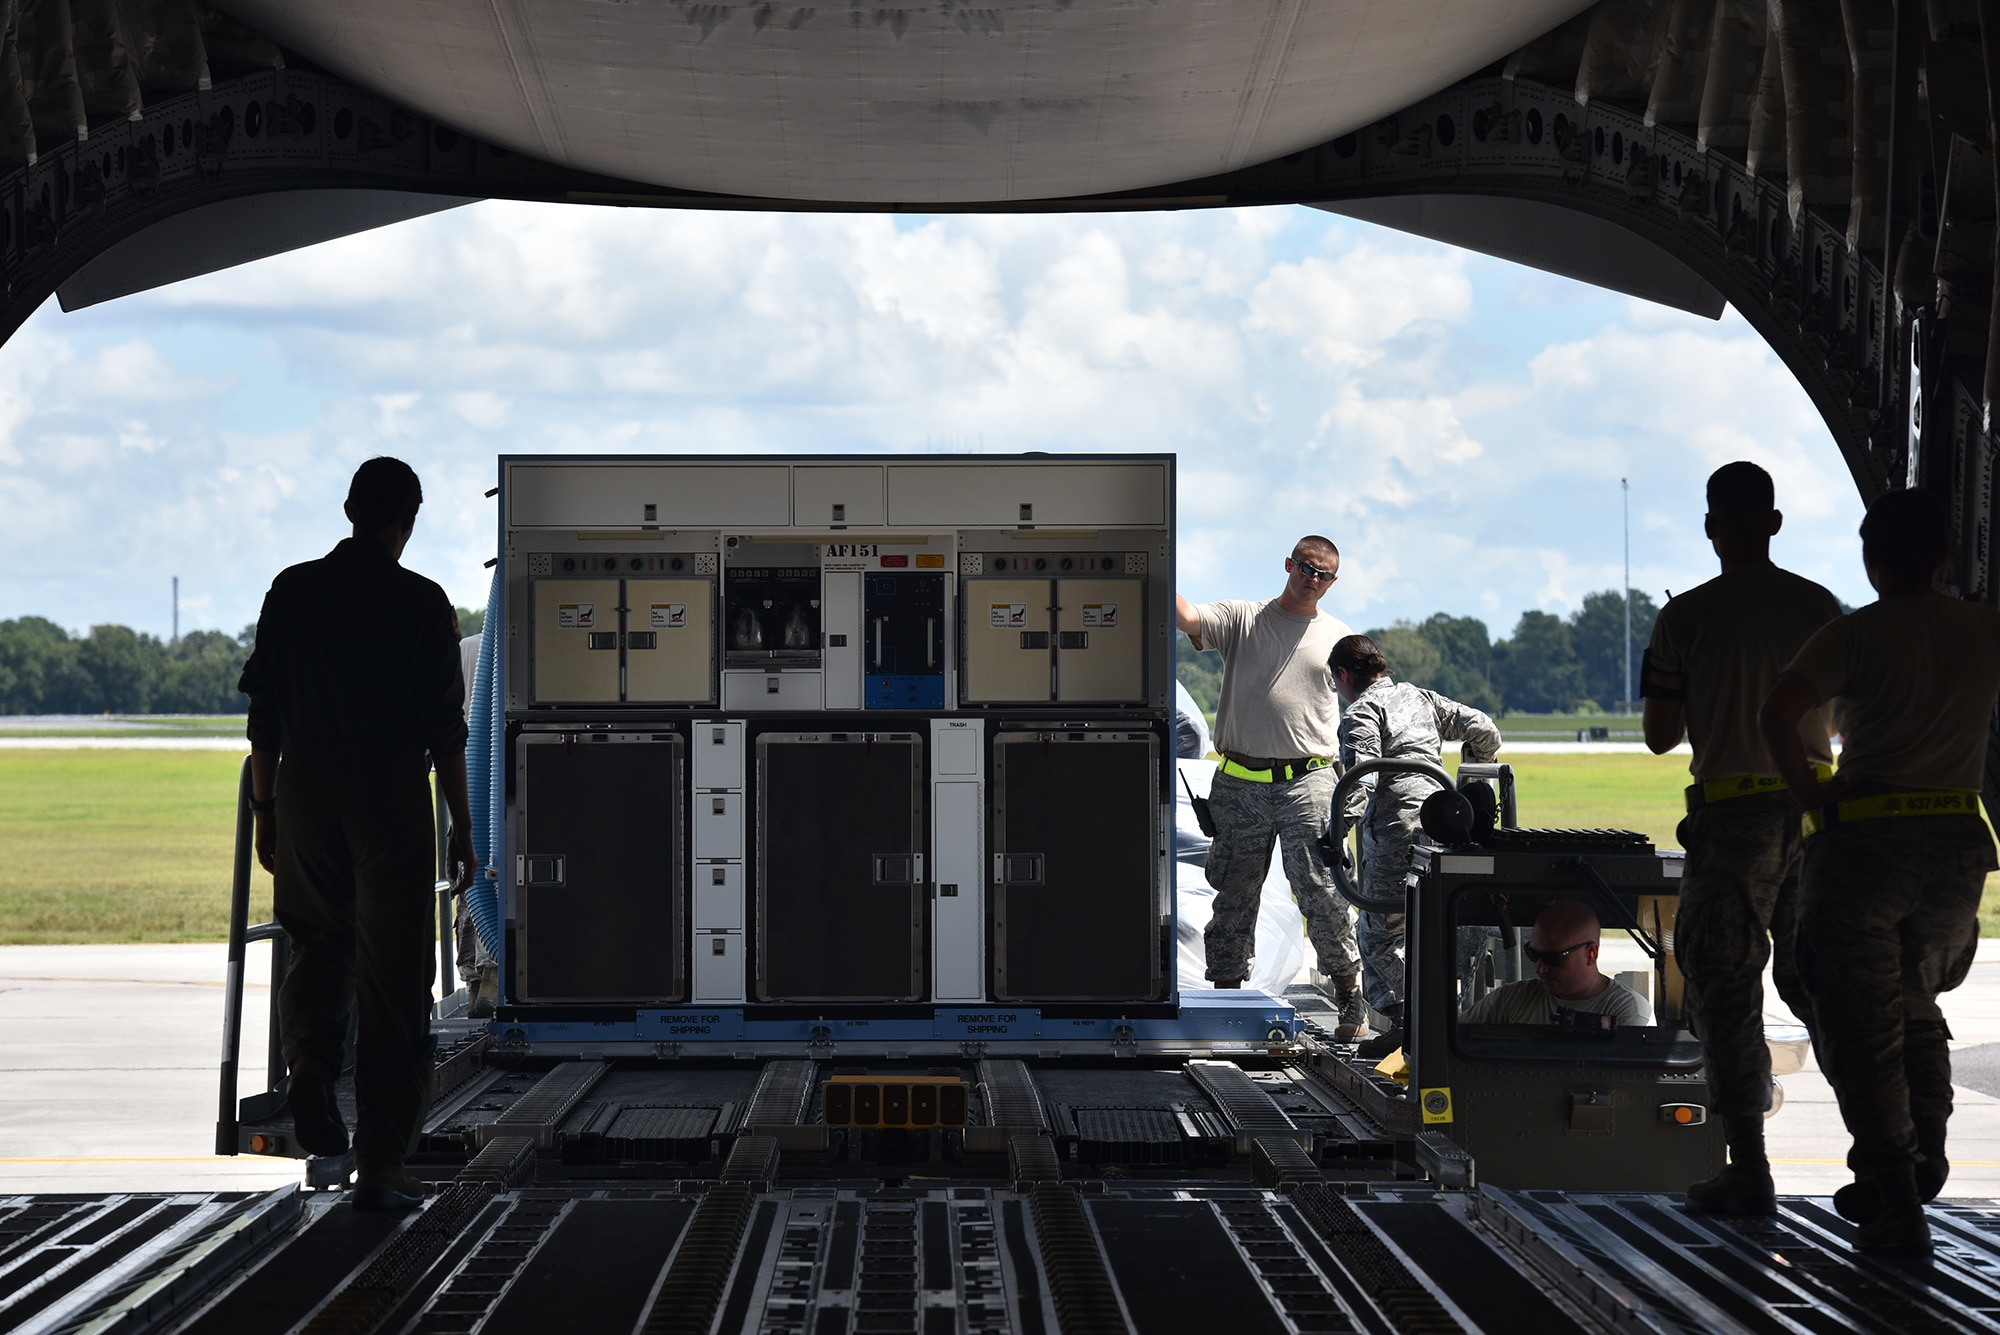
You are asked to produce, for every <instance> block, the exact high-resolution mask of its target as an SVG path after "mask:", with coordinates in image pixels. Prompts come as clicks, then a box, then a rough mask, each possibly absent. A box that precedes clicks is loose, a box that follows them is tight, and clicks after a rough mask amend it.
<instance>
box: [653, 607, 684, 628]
mask: <svg viewBox="0 0 2000 1335" xmlns="http://www.w3.org/2000/svg"><path fill="white" fill-rule="evenodd" d="M652 613H653V615H652V627H653V629H654V630H686V629H687V623H688V605H687V604H686V603H654V604H653V609H652Z"/></svg>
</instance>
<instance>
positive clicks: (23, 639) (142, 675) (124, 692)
mask: <svg viewBox="0 0 2000 1335" xmlns="http://www.w3.org/2000/svg"><path fill="white" fill-rule="evenodd" d="M485 619H486V613H485V612H484V611H478V612H474V611H469V610H467V609H466V608H463V607H461V608H459V609H458V625H459V629H460V630H461V631H462V632H463V633H465V634H467V635H471V634H473V633H474V632H476V631H477V630H478V629H479V627H480V623H481V622H483V621H484V620H485ZM256 642H257V627H256V626H254V625H250V626H245V627H244V628H243V630H242V632H241V633H240V634H236V635H230V634H228V633H226V632H224V631H219V630H197V631H190V632H189V633H187V634H186V635H183V636H181V637H180V639H179V640H176V641H173V642H168V641H165V640H162V639H160V638H159V637H158V636H155V635H147V634H143V633H142V632H139V631H135V630H132V629H131V628H130V627H127V626H92V627H91V628H90V631H89V633H87V634H84V635H71V634H70V633H69V632H68V631H67V630H64V629H63V628H62V627H61V626H58V625H57V624H56V623H55V622H53V621H50V620H49V619H48V618H47V617H34V616H30V617H21V618H19V619H17V620H13V621H0V714H241V713H243V712H244V710H246V709H247V708H248V707H249V701H248V700H247V699H245V698H244V697H243V696H242V695H240V694H238V693H237V690H236V681H237V678H238V677H240V676H242V675H243V664H244V662H245V660H247V659H248V658H249V657H250V650H251V649H252V648H253V647H254V646H255V644H256Z"/></svg>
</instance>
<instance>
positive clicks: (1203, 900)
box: [1174, 695, 1312, 995]
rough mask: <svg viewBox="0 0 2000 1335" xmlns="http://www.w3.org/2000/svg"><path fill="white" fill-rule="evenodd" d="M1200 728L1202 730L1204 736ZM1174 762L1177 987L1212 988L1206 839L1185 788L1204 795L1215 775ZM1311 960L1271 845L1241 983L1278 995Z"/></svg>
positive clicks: (1203, 765) (1204, 763) (1210, 769)
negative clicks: (1205, 938) (1252, 951)
mask: <svg viewBox="0 0 2000 1335" xmlns="http://www.w3.org/2000/svg"><path fill="white" fill-rule="evenodd" d="M1183 700H1185V695H1183ZM1189 703H1191V702H1189ZM1186 707H1187V705H1186V704H1183V705H1182V708H1183V709H1185V708H1186ZM1200 717H1201V715H1200V712H1199V711H1196V713H1195V718H1196V719H1197V720H1198V719H1200ZM1206 731H1207V730H1206V728H1204V729H1203V733H1204V735H1205V734H1206ZM1174 764H1175V766H1176V767H1177V768H1178V769H1179V770H1180V776H1179V778H1178V779H1177V780H1176V783H1175V787H1176V792H1177V796H1176V800H1175V803H1174V840H1175V848H1176V851H1177V854H1178V857H1177V860H1176V861H1175V863H1174V907H1175V927H1174V935H1175V951H1174V954H1175V957H1176V965H1175V971H1176V973H1177V974H1178V975H1179V977H1180V985H1181V986H1182V987H1191V988H1206V987H1213V986H1214V984H1213V983H1211V982H1210V981H1209V980H1208V976H1207V969H1208V956H1207V953H1206V952H1205V951H1204V950H1203V948H1202V942H1201V934H1202V931H1203V929H1205V928H1206V927H1207V926H1208V920H1209V918H1210V916H1211V915H1212V914H1213V913H1214V911H1215V891H1214V890H1212V889H1211V888H1209V884H1208V881H1207V880H1206V879H1205V878H1204V876H1203V873H1202V867H1203V866H1204V865H1205V864H1206V863H1207V861H1208V843H1209V840H1208V836H1207V835H1205V834H1203V833H1202V832H1201V827H1200V826H1199V825H1197V824H1196V823H1195V819H1194V804H1193V803H1192V802H1190V801H1189V799H1188V789H1189V788H1193V790H1194V791H1195V793H1197V794H1199V795H1200V796H1203V797H1206V796H1207V795H1208V786H1209V784H1210V782H1212V781H1213V780H1214V778H1215V762H1214V761H1212V760H1186V759H1181V760H1176V761H1175V762H1174ZM1311 962H1312V955H1311V953H1310V950H1309V947H1308V946H1307V944H1306V926H1305V919H1304V918H1303V917H1302V916H1300V914H1299V906H1298V905H1297V904H1296V903H1295V902H1293V900H1292V887H1291V884H1290V882H1288V881H1286V880H1285V869H1284V864H1283V860H1282V859H1281V858H1280V857H1279V856H1278V851H1277V849H1276V848H1275V847H1274V848H1273V849H1272V850H1271V870H1270V873H1269V874H1268V875H1267V876H1265V878H1264V897H1263V900H1262V902H1261V903H1260V905H1259V907H1258V910H1257V953H1256V959H1255V961H1254V962H1253V963H1252V965H1251V967H1250V976H1249V977H1248V978H1247V979H1245V980H1244V983H1245V985H1246V986H1249V987H1252V988H1255V989H1257V990H1258V991H1260V992H1269V993H1271V994H1273V995H1283V993H1284V990H1285V988H1286V987H1288V986H1290V984H1291V982H1292V980H1293V979H1295V978H1297V977H1298V975H1299V971H1300V970H1301V969H1304V968H1305V967H1306V966H1307V964H1309V963H1311Z"/></svg>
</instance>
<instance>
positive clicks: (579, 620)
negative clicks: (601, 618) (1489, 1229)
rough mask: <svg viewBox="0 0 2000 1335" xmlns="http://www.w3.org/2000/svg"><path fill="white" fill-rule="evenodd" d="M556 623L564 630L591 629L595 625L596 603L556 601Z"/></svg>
mask: <svg viewBox="0 0 2000 1335" xmlns="http://www.w3.org/2000/svg"><path fill="white" fill-rule="evenodd" d="M556 625H558V626H560V627H561V628H562V629H564V630H591V629H593V628H595V627H596V625H597V604H596V603H557V604H556Z"/></svg>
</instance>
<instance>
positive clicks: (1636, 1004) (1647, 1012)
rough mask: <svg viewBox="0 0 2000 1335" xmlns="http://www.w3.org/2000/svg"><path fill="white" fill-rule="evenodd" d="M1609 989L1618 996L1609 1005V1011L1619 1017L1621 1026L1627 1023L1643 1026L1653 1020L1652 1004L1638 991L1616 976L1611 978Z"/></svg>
mask: <svg viewBox="0 0 2000 1335" xmlns="http://www.w3.org/2000/svg"><path fill="white" fill-rule="evenodd" d="M1608 990H1610V991H1611V992H1613V993H1614V995H1615V996H1616V997H1617V1000H1616V1001H1614V1002H1613V1003H1612V1005H1611V1006H1610V1007H1609V1011H1610V1014H1611V1015H1612V1016H1614V1017H1615V1018H1616V1019H1617V1021H1618V1025H1619V1027H1620V1028H1624V1027H1625V1026H1627V1025H1638V1026H1641V1027H1643V1026H1645V1025H1649V1024H1651V1023H1652V1022H1653V1007H1652V1004H1651V1003H1649V1002H1648V1001H1647V1000H1646V999H1645V998H1644V997H1642V996H1640V995H1639V994H1638V993H1637V992H1635V991H1633V990H1632V989H1631V988H1629V987H1627V986H1625V984H1623V983H1621V982H1619V981H1618V980H1617V979H1615V978H1614V979H1612V980H1611V987H1610V989H1608Z"/></svg>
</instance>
